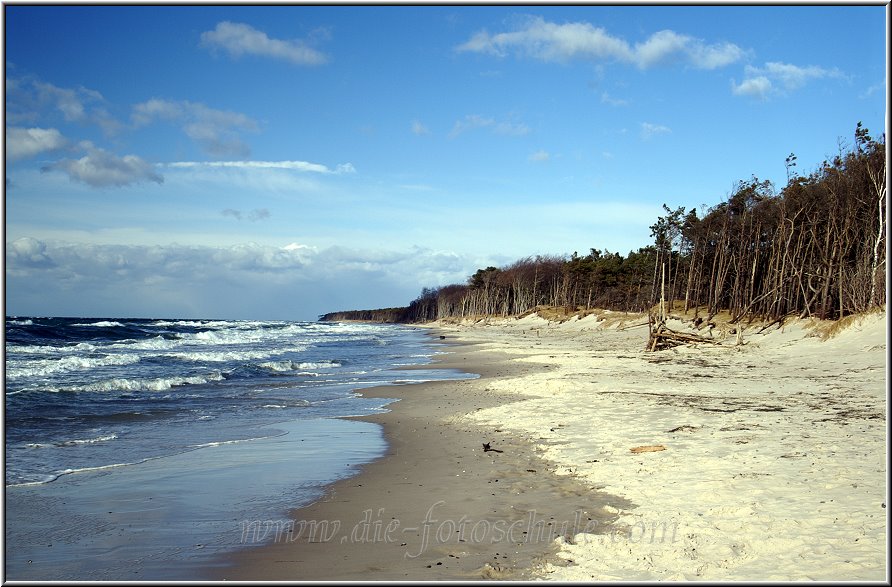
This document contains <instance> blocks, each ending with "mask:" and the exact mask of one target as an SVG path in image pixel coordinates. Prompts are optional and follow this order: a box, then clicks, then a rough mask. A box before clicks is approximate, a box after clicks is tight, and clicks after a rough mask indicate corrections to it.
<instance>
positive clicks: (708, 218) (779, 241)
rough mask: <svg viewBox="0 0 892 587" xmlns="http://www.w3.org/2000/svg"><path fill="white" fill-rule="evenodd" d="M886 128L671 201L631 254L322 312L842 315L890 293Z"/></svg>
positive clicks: (502, 273)
mask: <svg viewBox="0 0 892 587" xmlns="http://www.w3.org/2000/svg"><path fill="white" fill-rule="evenodd" d="M885 142H886V139H885V134H883V135H882V136H881V137H880V138H879V139H874V138H872V137H871V136H870V134H869V132H868V130H867V129H866V128H864V127H863V126H862V124H861V123H860V122H859V123H858V124H857V126H856V128H855V135H854V144H852V145H850V146H847V145H843V144H842V143H841V144H840V145H839V148H838V154H837V155H836V156H834V157H833V158H832V160H829V161H824V162H823V163H822V164H821V165H820V166H819V168H818V169H816V170H815V171H812V172H811V173H809V174H808V175H800V174H799V173H797V169H796V155H795V154H793V153H791V154H790V155H789V156H788V157H787V158H786V161H785V164H786V168H787V184H786V185H785V186H784V187H783V189H781V190H780V191H779V192H778V191H777V189H776V187H775V186H774V185H773V184H772V182H770V181H762V180H759V179H758V178H757V177H755V176H753V177H751V178H749V179H745V180H740V181H737V182H736V183H735V184H734V187H733V188H732V190H731V193H730V195H729V196H727V197H726V198H725V199H724V201H722V202H720V203H718V204H716V205H714V206H712V207H710V208H705V207H704V209H703V210H702V212H701V215H702V217H701V215H698V213H697V209H696V208H691V209H690V210H688V209H686V208H684V207H679V208H676V209H672V208H670V207H668V206H666V205H665V204H664V205H663V211H664V215H663V216H660V217H658V218H657V219H656V221H655V222H654V224H653V225H652V226H651V227H650V228H651V236H652V237H653V243H652V244H650V245H648V246H645V247H641V248H639V249H638V250H637V251H630V252H629V254H628V255H625V256H623V255H621V254H620V253H616V252H614V253H612V252H610V251H607V250H603V251H602V250H600V249H595V248H592V249H590V251H589V252H588V254H586V255H584V256H580V255H579V254H578V253H576V252H574V253H573V254H572V255H569V256H542V255H538V256H535V257H526V258H523V259H518V260H517V261H515V262H513V263H511V264H509V265H506V266H504V267H486V268H482V269H478V270H477V271H476V272H475V273H474V274H473V275H471V276H470V277H469V278H468V280H467V282H466V283H461V284H453V285H446V286H442V287H433V288H424V289H423V290H422V292H421V294H420V295H419V296H418V297H417V298H416V299H415V300H413V301H412V302H411V303H410V304H409V305H408V306H407V307H405V308H387V309H381V310H358V311H357V310H354V311H346V312H333V313H331V314H326V315H324V316H321V317H320V319H321V320H363V321H378V322H425V321H431V320H437V319H443V318H463V317H469V316H481V315H489V316H510V315H517V314H522V313H525V312H528V311H530V310H532V309H534V308H536V307H537V306H557V307H564V308H567V310H569V311H576V310H580V309H582V310H585V309H589V308H601V309H610V310H621V311H635V312H638V311H641V312H643V311H647V310H649V309H650V308H652V307H653V306H654V305H655V304H656V303H657V302H659V300H660V295H661V292H665V293H664V295H665V297H666V300H667V301H668V302H669V307H670V308H676V307H677V308H678V310H683V311H685V312H688V311H689V310H693V312H694V315H695V316H698V315H701V314H702V315H703V317H704V318H705V319H711V317H712V316H714V315H716V314H717V313H719V312H721V311H728V312H729V313H730V314H731V316H732V322H736V321H738V320H741V319H743V318H746V319H750V320H752V319H764V320H777V319H780V318H783V317H786V316H790V315H798V316H801V317H817V318H823V319H838V318H841V317H843V316H846V315H849V314H854V313H859V312H864V311H867V310H869V309H871V308H874V307H877V306H882V305H884V304H885V297H886V230H887V227H886V193H887V192H886V144H885Z"/></svg>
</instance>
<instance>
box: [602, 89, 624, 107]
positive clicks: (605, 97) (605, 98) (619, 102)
mask: <svg viewBox="0 0 892 587" xmlns="http://www.w3.org/2000/svg"><path fill="white" fill-rule="evenodd" d="M601 103H602V104H609V105H611V106H628V105H629V102H628V100H623V99H621V98H614V97H613V96H611V95H610V94H608V93H607V92H601Z"/></svg>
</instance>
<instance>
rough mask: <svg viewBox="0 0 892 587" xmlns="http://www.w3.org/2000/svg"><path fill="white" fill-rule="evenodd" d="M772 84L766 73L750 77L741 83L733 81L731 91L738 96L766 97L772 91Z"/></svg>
mask: <svg viewBox="0 0 892 587" xmlns="http://www.w3.org/2000/svg"><path fill="white" fill-rule="evenodd" d="M771 90H772V84H771V80H769V79H768V78H767V77H765V76H764V75H760V76H756V77H750V78H747V79H745V80H743V81H742V82H740V83H739V84H735V83H734V81H733V80H732V81H731V91H732V92H733V93H734V94H736V95H738V96H754V97H756V98H766V97H767V96H768V94H770V93H771Z"/></svg>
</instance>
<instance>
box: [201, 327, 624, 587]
mask: <svg viewBox="0 0 892 587" xmlns="http://www.w3.org/2000/svg"><path fill="white" fill-rule="evenodd" d="M441 334H443V331H442V330H440V329H437V328H433V329H431V331H430V336H432V337H434V336H439V335H441ZM436 342H437V343H441V344H444V345H446V346H447V348H448V349H449V350H448V354H445V355H439V356H438V357H437V358H436V359H435V360H434V362H433V363H432V364H428V365H421V366H417V367H414V368H415V369H424V368H427V369H431V368H432V369H459V370H462V371H464V372H469V373H476V374H478V375H480V377H479V378H478V379H466V380H452V381H450V380H447V381H437V382H426V383H418V384H410V385H404V386H396V387H395V386H381V387H375V388H370V389H364V390H363V391H362V394H363V395H364V396H368V397H397V398H399V401H397V402H394V403H393V404H391V405H390V406H389V408H390V411H388V412H385V413H381V414H374V415H370V416H360V417H357V418H356V419H360V420H363V421H367V422H375V423H378V424H380V425H381V426H383V431H384V435H385V438H386V441H387V444H388V450H387V453H386V454H385V455H384V456H383V457H381V458H380V459H378V460H376V461H374V462H372V463H369V464H367V465H365V466H364V467H362V469H361V471H360V472H359V473H358V474H357V475H355V476H352V477H350V478H347V479H342V480H340V481H337V482H335V483H334V484H333V485H331V486H330V487H329V489H328V491H327V492H326V494H325V496H324V497H323V498H322V499H320V500H318V501H316V502H315V503H313V504H310V505H309V506H307V507H303V508H296V509H294V510H292V511H290V512H289V515H288V516H286V518H285V519H283V520H280V521H278V524H274V525H273V528H272V530H271V531H272V533H273V534H271V535H270V534H269V530H268V526H264V527H263V528H262V529H259V530H257V531H259V532H260V534H261V535H262V534H267V536H266V537H267V540H269V539H272V542H269V541H268V542H267V543H265V544H257V545H251V546H248V547H246V548H243V549H242V550H240V551H238V552H236V553H234V554H230V555H227V556H226V560H224V561H221V563H220V565H218V566H216V567H215V568H212V569H210V571H211V572H210V576H209V577H208V578H209V579H211V580H288V581H304V580H310V581H312V580H413V581H416V580H483V579H503V580H522V579H531V578H534V573H535V572H536V570H537V569H541V568H543V567H544V566H545V565H546V564H550V565H561V564H565V563H562V561H561V559H560V558H558V557H557V556H556V553H557V545H556V543H555V541H554V539H555V538H557V537H558V536H566V537H568V538H569V537H572V536H573V535H574V534H575V533H577V532H580V531H583V530H585V531H587V532H592V531H594V532H606V531H608V529H609V528H610V524H611V522H612V520H613V519H614V518H615V514H614V513H612V511H616V510H615V509H612V508H617V507H628V505H629V504H627V503H626V502H625V500H622V499H620V498H617V497H614V496H610V495H608V494H605V493H602V492H598V491H594V490H593V488H592V487H591V485H588V484H586V483H583V482H580V481H579V480H577V479H574V478H568V477H562V476H558V475H554V474H553V469H554V465H553V464H552V463H550V462H548V461H546V460H544V459H542V457H541V455H540V452H541V451H540V450H539V448H538V447H536V446H535V444H534V443H532V442H530V440H529V439H527V438H524V437H522V436H519V435H514V434H510V433H508V432H506V431H505V430H501V429H498V428H491V427H488V426H482V425H477V424H474V423H472V422H470V421H467V419H466V418H465V415H466V414H468V413H470V412H474V411H478V410H484V409H487V408H496V407H499V406H504V405H506V404H508V403H510V402H511V401H512V400H513V399H514V398H512V397H510V396H508V395H506V394H504V393H501V392H496V391H492V390H489V389H488V386H489V383H490V382H491V381H494V380H496V379H497V378H498V377H502V376H505V375H507V374H509V373H510V372H513V371H514V369H513V367H512V366H511V364H510V363H509V361H508V357H507V356H506V355H504V354H503V353H500V352H494V351H489V350H482V349H480V348H479V347H478V345H475V344H470V343H465V342H463V341H458V344H456V341H455V340H454V339H452V337H451V336H450V337H447V339H446V340H445V341H441V340H437V341H436ZM408 369H413V367H408ZM525 370H526V369H524V371H525ZM517 399H519V396H518V398H517ZM483 443H489V444H490V447H491V448H492V449H494V450H490V451H484V450H483V449H484V447H483ZM498 451H502V452H498ZM253 537H254V535H253V534H250V535H249V538H253Z"/></svg>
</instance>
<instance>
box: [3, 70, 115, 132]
mask: <svg viewBox="0 0 892 587" xmlns="http://www.w3.org/2000/svg"><path fill="white" fill-rule="evenodd" d="M47 111H55V112H58V113H60V114H61V115H62V118H63V119H64V121H65V122H76V123H79V124H95V125H97V126H98V127H100V128H101V129H102V131H103V132H104V133H105V134H107V135H114V134H116V133H117V132H118V131H120V130H121V129H122V128H123V125H122V124H121V123H120V122H118V120H116V119H115V118H114V117H113V116H112V115H111V114H109V112H108V110H107V109H106V101H105V98H104V97H103V96H102V94H100V93H99V92H97V91H96V90H91V89H89V88H84V87H78V88H62V87H59V86H55V85H53V84H51V83H47V82H42V81H39V80H37V79H34V78H25V79H19V80H14V79H10V80H7V114H8V117H9V118H8V120H7V122H10V121H12V122H18V121H25V120H27V121H34V120H37V119H38V118H40V117H41V116H43V115H45V114H46V113H47Z"/></svg>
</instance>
